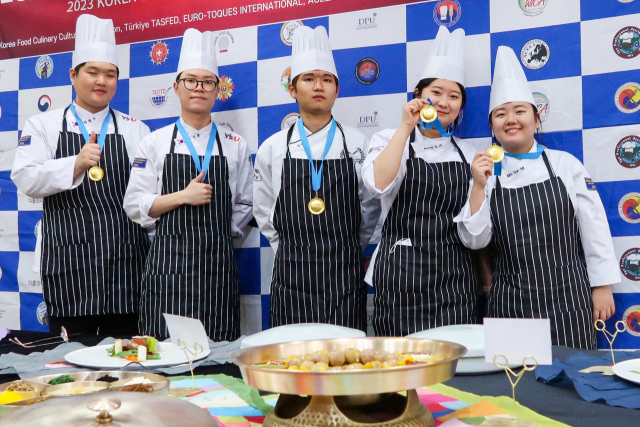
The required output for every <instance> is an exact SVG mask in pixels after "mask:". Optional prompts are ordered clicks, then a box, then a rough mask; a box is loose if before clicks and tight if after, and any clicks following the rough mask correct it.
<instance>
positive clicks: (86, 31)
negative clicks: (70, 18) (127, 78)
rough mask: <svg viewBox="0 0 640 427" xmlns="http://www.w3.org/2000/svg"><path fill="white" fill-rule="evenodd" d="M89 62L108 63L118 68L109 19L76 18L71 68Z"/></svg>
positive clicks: (89, 16)
mask: <svg viewBox="0 0 640 427" xmlns="http://www.w3.org/2000/svg"><path fill="white" fill-rule="evenodd" d="M89 61H101V62H108V63H110V64H113V65H115V66H116V67H117V66H118V53H117V52H116V34H115V31H114V30H113V21H111V19H100V18H98V17H96V16H93V15H86V14H85V15H80V16H79V17H78V20H77V21H76V49H75V50H74V51H73V60H72V67H73V68H75V67H77V66H78V65H80V64H83V63H85V62H89Z"/></svg>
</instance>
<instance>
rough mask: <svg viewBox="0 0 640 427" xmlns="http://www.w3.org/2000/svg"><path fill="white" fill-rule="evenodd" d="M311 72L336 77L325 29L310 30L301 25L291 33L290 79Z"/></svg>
mask: <svg viewBox="0 0 640 427" xmlns="http://www.w3.org/2000/svg"><path fill="white" fill-rule="evenodd" d="M313 70H322V71H328V72H329V73H331V74H333V75H334V76H336V78H337V77H338V71H337V70H336V63H335V62H334V61H333V53H332V52H331V46H330V45H329V35H328V34H327V30H326V28H324V27H323V26H319V27H316V28H315V29H313V30H312V29H311V28H309V27H305V26H304V25H301V26H299V27H298V28H296V29H295V31H294V32H293V46H292V49H291V78H292V79H293V78H294V77H296V76H299V75H300V74H302V73H306V72H307V71H313Z"/></svg>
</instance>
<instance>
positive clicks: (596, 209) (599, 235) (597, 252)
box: [571, 159, 621, 288]
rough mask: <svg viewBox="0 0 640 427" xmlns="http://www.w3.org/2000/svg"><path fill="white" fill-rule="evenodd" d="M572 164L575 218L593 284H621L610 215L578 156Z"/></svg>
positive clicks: (590, 280)
mask: <svg viewBox="0 0 640 427" xmlns="http://www.w3.org/2000/svg"><path fill="white" fill-rule="evenodd" d="M573 160H574V161H572V162H571V163H572V164H571V172H572V177H571V178H572V181H573V191H574V192H575V200H576V205H577V206H576V217H577V219H578V224H579V226H580V236H581V239H582V247H583V249H584V256H585V259H586V262H587V272H588V274H589V282H590V283H591V287H594V288H595V287H598V286H606V285H613V284H615V283H620V280H621V279H620V268H619V266H618V261H617V259H616V256H615V252H614V249H613V239H612V238H611V231H610V230H609V222H608V221H607V214H606V212H605V210H604V206H603V205H602V200H601V199H600V195H599V194H598V191H597V190H596V189H595V185H591V184H587V181H586V180H589V181H590V178H589V175H588V174H587V170H586V169H585V167H584V166H583V165H582V163H580V162H579V161H578V160H577V159H573Z"/></svg>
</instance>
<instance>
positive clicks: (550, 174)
mask: <svg viewBox="0 0 640 427" xmlns="http://www.w3.org/2000/svg"><path fill="white" fill-rule="evenodd" d="M542 160H544V164H545V165H546V166H547V171H549V176H550V177H553V178H555V177H556V173H555V172H554V170H553V168H552V167H551V163H549V158H548V157H547V150H544V151H543V152H542Z"/></svg>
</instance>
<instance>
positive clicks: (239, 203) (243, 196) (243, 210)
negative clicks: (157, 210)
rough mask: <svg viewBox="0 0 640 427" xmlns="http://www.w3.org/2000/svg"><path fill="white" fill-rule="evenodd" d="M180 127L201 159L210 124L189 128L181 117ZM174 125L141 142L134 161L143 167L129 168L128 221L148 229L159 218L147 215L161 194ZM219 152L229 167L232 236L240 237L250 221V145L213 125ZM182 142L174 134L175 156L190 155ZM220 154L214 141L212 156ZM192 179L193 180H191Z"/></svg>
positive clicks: (251, 164) (150, 135) (125, 199)
mask: <svg viewBox="0 0 640 427" xmlns="http://www.w3.org/2000/svg"><path fill="white" fill-rule="evenodd" d="M180 122H181V123H182V126H184V129H185V131H186V132H187V133H188V134H189V136H190V137H191V142H192V143H193V146H194V147H195V149H196V151H197V152H198V155H200V156H204V154H205V151H206V149H207V144H208V142H209V135H210V134H211V127H212V125H211V123H210V124H209V125H207V126H205V127H204V128H202V129H199V130H198V129H195V128H193V127H191V126H189V125H188V124H187V123H186V122H185V121H184V120H183V119H182V118H180ZM174 127H175V123H172V124H170V125H169V126H165V127H163V128H161V129H158V130H156V131H154V132H152V133H151V134H149V135H148V136H147V137H145V138H144V139H143V140H142V141H141V142H140V148H139V150H138V151H137V153H136V156H135V157H136V159H141V160H142V161H145V160H146V164H145V166H144V167H137V166H135V165H134V167H133V168H131V178H129V186H128V187H127V192H126V194H125V196H124V210H125V211H126V212H127V215H129V218H131V220H133V221H135V222H137V223H138V224H140V225H141V226H143V227H145V228H147V227H150V226H152V225H155V223H156V221H157V220H158V218H152V217H150V216H149V210H150V209H151V206H152V205H153V202H154V201H155V199H156V197H158V196H160V195H162V184H163V180H162V176H163V172H164V161H165V158H166V156H167V154H169V151H170V150H171V138H172V136H173V129H174ZM216 127H217V129H218V135H219V137H220V143H221V144H222V152H223V154H224V156H225V158H226V159H227V164H228V166H229V188H230V189H231V195H232V197H233V213H232V217H231V233H232V235H233V237H241V236H243V232H242V229H243V228H244V227H245V226H246V225H247V224H248V223H249V221H250V220H251V208H252V199H253V193H252V189H251V183H252V179H253V162H252V159H251V152H250V151H249V146H248V145H247V142H246V141H245V139H244V138H243V137H241V136H240V135H238V134H237V133H235V132H233V131H232V130H230V129H229V128H226V127H224V126H220V125H216ZM181 140H183V137H182V135H181V134H180V131H179V130H178V132H177V134H176V145H175V148H174V153H175V154H187V155H189V156H191V152H190V151H189V148H188V147H187V144H185V143H184V142H180V141H181ZM212 154H213V155H214V156H215V155H219V154H220V150H219V149H218V142H217V141H216V143H215V145H214V148H213V153H212ZM194 178H195V177H194Z"/></svg>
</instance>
